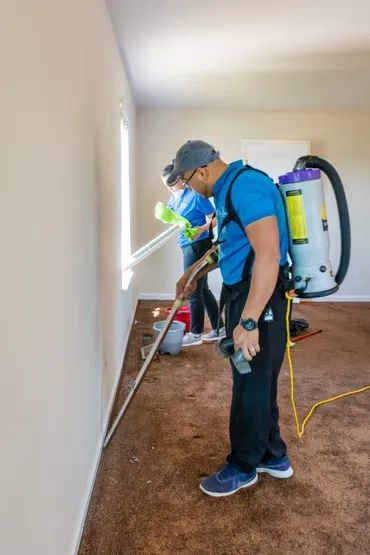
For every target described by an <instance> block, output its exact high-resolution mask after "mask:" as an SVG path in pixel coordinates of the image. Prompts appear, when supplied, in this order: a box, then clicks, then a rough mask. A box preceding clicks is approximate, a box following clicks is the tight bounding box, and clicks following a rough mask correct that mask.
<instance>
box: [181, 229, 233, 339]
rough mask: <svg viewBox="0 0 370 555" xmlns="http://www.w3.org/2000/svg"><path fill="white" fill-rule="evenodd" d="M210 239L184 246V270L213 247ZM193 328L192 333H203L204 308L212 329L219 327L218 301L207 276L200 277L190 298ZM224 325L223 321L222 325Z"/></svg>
mask: <svg viewBox="0 0 370 555" xmlns="http://www.w3.org/2000/svg"><path fill="white" fill-rule="evenodd" d="M211 246H212V245H211V242H210V241H209V239H202V240H201V241H195V242H194V243H190V245H186V246H184V247H181V248H182V254H183V259H184V271H185V270H187V269H188V268H190V266H192V265H193V264H194V263H195V262H197V261H198V260H200V259H201V258H202V256H203V255H205V254H206V252H207V251H208V250H209V249H210V248H211ZM189 306H190V315H191V329H190V331H191V332H192V333H197V334H198V333H203V331H204V309H206V311H207V314H208V318H209V320H210V322H211V326H212V329H214V330H215V329H217V323H218V303H217V301H216V299H215V297H214V295H213V293H212V291H211V290H210V288H209V287H208V279H207V276H204V277H202V278H200V279H198V282H197V288H196V290H195V291H194V293H193V295H192V296H191V297H190V299H189ZM222 326H223V323H222V321H221V325H220V327H222Z"/></svg>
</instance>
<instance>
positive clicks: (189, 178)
mask: <svg viewBox="0 0 370 555" xmlns="http://www.w3.org/2000/svg"><path fill="white" fill-rule="evenodd" d="M207 165H208V164H205V165H204V166H200V168H206V167H207ZM197 170H199V168H195V170H194V171H193V173H192V174H191V175H190V176H189V177H188V178H187V179H184V177H182V176H181V178H180V179H181V181H182V182H183V183H184V185H188V186H189V187H190V181H191V180H192V179H193V177H194V175H195V174H196V172H197Z"/></svg>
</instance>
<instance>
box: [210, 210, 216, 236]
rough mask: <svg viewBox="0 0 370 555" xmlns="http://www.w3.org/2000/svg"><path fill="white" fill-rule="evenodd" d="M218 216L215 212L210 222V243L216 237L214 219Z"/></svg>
mask: <svg viewBox="0 0 370 555" xmlns="http://www.w3.org/2000/svg"><path fill="white" fill-rule="evenodd" d="M215 217H216V212H213V216H212V218H211V221H210V222H209V230H208V240H209V242H210V243H213V239H214V238H215V234H214V233H213V220H214V219H215Z"/></svg>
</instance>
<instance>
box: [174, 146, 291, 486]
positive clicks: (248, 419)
mask: <svg viewBox="0 0 370 555" xmlns="http://www.w3.org/2000/svg"><path fill="white" fill-rule="evenodd" d="M179 177H180V178H181V179H183V180H184V181H185V182H187V183H188V185H189V186H190V187H191V188H193V189H194V190H195V191H196V192H197V193H199V194H201V195H203V196H204V197H206V198H209V197H211V196H214V199H215V206H216V213H217V224H218V228H219V230H220V231H219V242H220V249H219V267H220V270H221V274H222V278H223V289H222V293H221V298H222V299H223V302H222V304H223V303H224V302H225V313H226V333H227V336H229V337H233V339H234V347H235V350H238V349H242V351H243V354H244V356H245V358H246V359H247V360H249V361H250V367H251V372H250V373H246V374H241V373H239V371H238V370H237V368H236V367H235V365H234V364H233V363H232V362H231V366H232V372H233V395H232V403H231V413H230V443H231V452H230V453H229V455H228V457H227V463H226V464H224V465H223V466H222V467H221V468H220V469H219V470H218V471H216V472H215V473H214V474H213V475H211V476H209V477H208V478H206V479H205V480H203V481H202V482H201V484H200V488H201V489H202V491H204V492H205V493H207V494H208V495H211V496H214V497H222V496H226V495H231V494H232V493H235V492H236V491H238V490H239V489H241V488H246V487H248V486H250V485H252V484H255V483H256V482H257V479H258V474H259V473H263V472H265V473H267V474H270V475H271V476H273V477H276V478H288V477H290V476H291V475H292V474H293V470H292V467H291V465H290V461H289V458H288V456H287V448H286V445H285V443H284V441H283V440H282V438H281V436H280V429H279V409H278V405H277V380H278V375H279V371H280V367H281V364H282V361H283V358H284V352H285V344H286V332H285V314H286V299H285V295H284V291H283V288H282V287H281V279H280V276H281V275H283V274H284V272H283V269H285V268H286V262H287V249H288V234H287V226H286V219H285V212H284V206H283V202H282V199H281V197H280V193H279V191H278V190H277V188H276V186H275V185H274V184H273V182H272V181H271V179H270V178H269V177H268V176H267V175H266V174H264V173H263V172H260V171H258V170H254V169H253V168H250V167H243V163H242V162H241V161H238V162H233V163H231V164H226V163H225V162H224V161H223V160H222V159H221V158H220V155H219V153H218V152H217V151H216V150H215V149H214V148H213V147H212V146H211V145H209V144H208V143H205V142H204V141H188V142H187V143H185V144H184V145H183V146H182V147H181V148H180V149H179V150H178V152H177V154H176V159H175V164H174V170H173V172H172V174H171V175H170V177H169V178H168V182H169V184H171V182H175V181H176V180H177V179H179ZM214 267H215V266H213V267H212V266H208V267H207V268H206V269H205V272H208V271H210V270H212V269H214ZM190 271H191V269H190V270H189V271H188V272H186V273H185V274H184V275H183V276H182V278H181V279H180V280H179V282H178V283H177V297H181V296H182V297H184V298H188V297H189V295H191V293H192V291H193V290H194V288H195V286H196V284H192V285H191V286H190V287H186V286H185V284H186V282H187V278H188V275H189V272H190Z"/></svg>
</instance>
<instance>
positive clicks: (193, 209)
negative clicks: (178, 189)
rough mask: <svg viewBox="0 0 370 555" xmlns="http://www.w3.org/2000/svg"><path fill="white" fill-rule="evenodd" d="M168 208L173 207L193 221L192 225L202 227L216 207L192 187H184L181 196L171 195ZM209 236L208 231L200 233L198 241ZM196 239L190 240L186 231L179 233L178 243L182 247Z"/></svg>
mask: <svg viewBox="0 0 370 555" xmlns="http://www.w3.org/2000/svg"><path fill="white" fill-rule="evenodd" d="M167 206H168V208H172V210H174V211H175V212H176V213H177V214H180V216H183V217H184V218H186V219H187V220H189V222H190V223H191V225H192V227H200V226H201V225H204V224H205V223H206V216H208V215H209V214H213V213H214V211H215V209H214V207H213V206H212V204H211V202H210V201H209V200H208V199H207V198H204V197H202V196H201V195H198V193H196V192H195V191H192V190H191V189H184V190H183V192H182V194H181V195H180V196H179V197H177V198H176V197H175V196H174V195H171V197H170V200H169V201H168V203H167ZM207 237H208V231H205V232H204V233H202V235H200V236H199V237H198V238H197V239H196V241H201V240H202V239H206V238H207ZM191 242H193V243H194V241H188V240H187V239H186V238H185V236H184V233H183V232H181V233H180V234H179V238H178V243H179V245H180V247H184V246H185V245H190V243H191Z"/></svg>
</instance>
